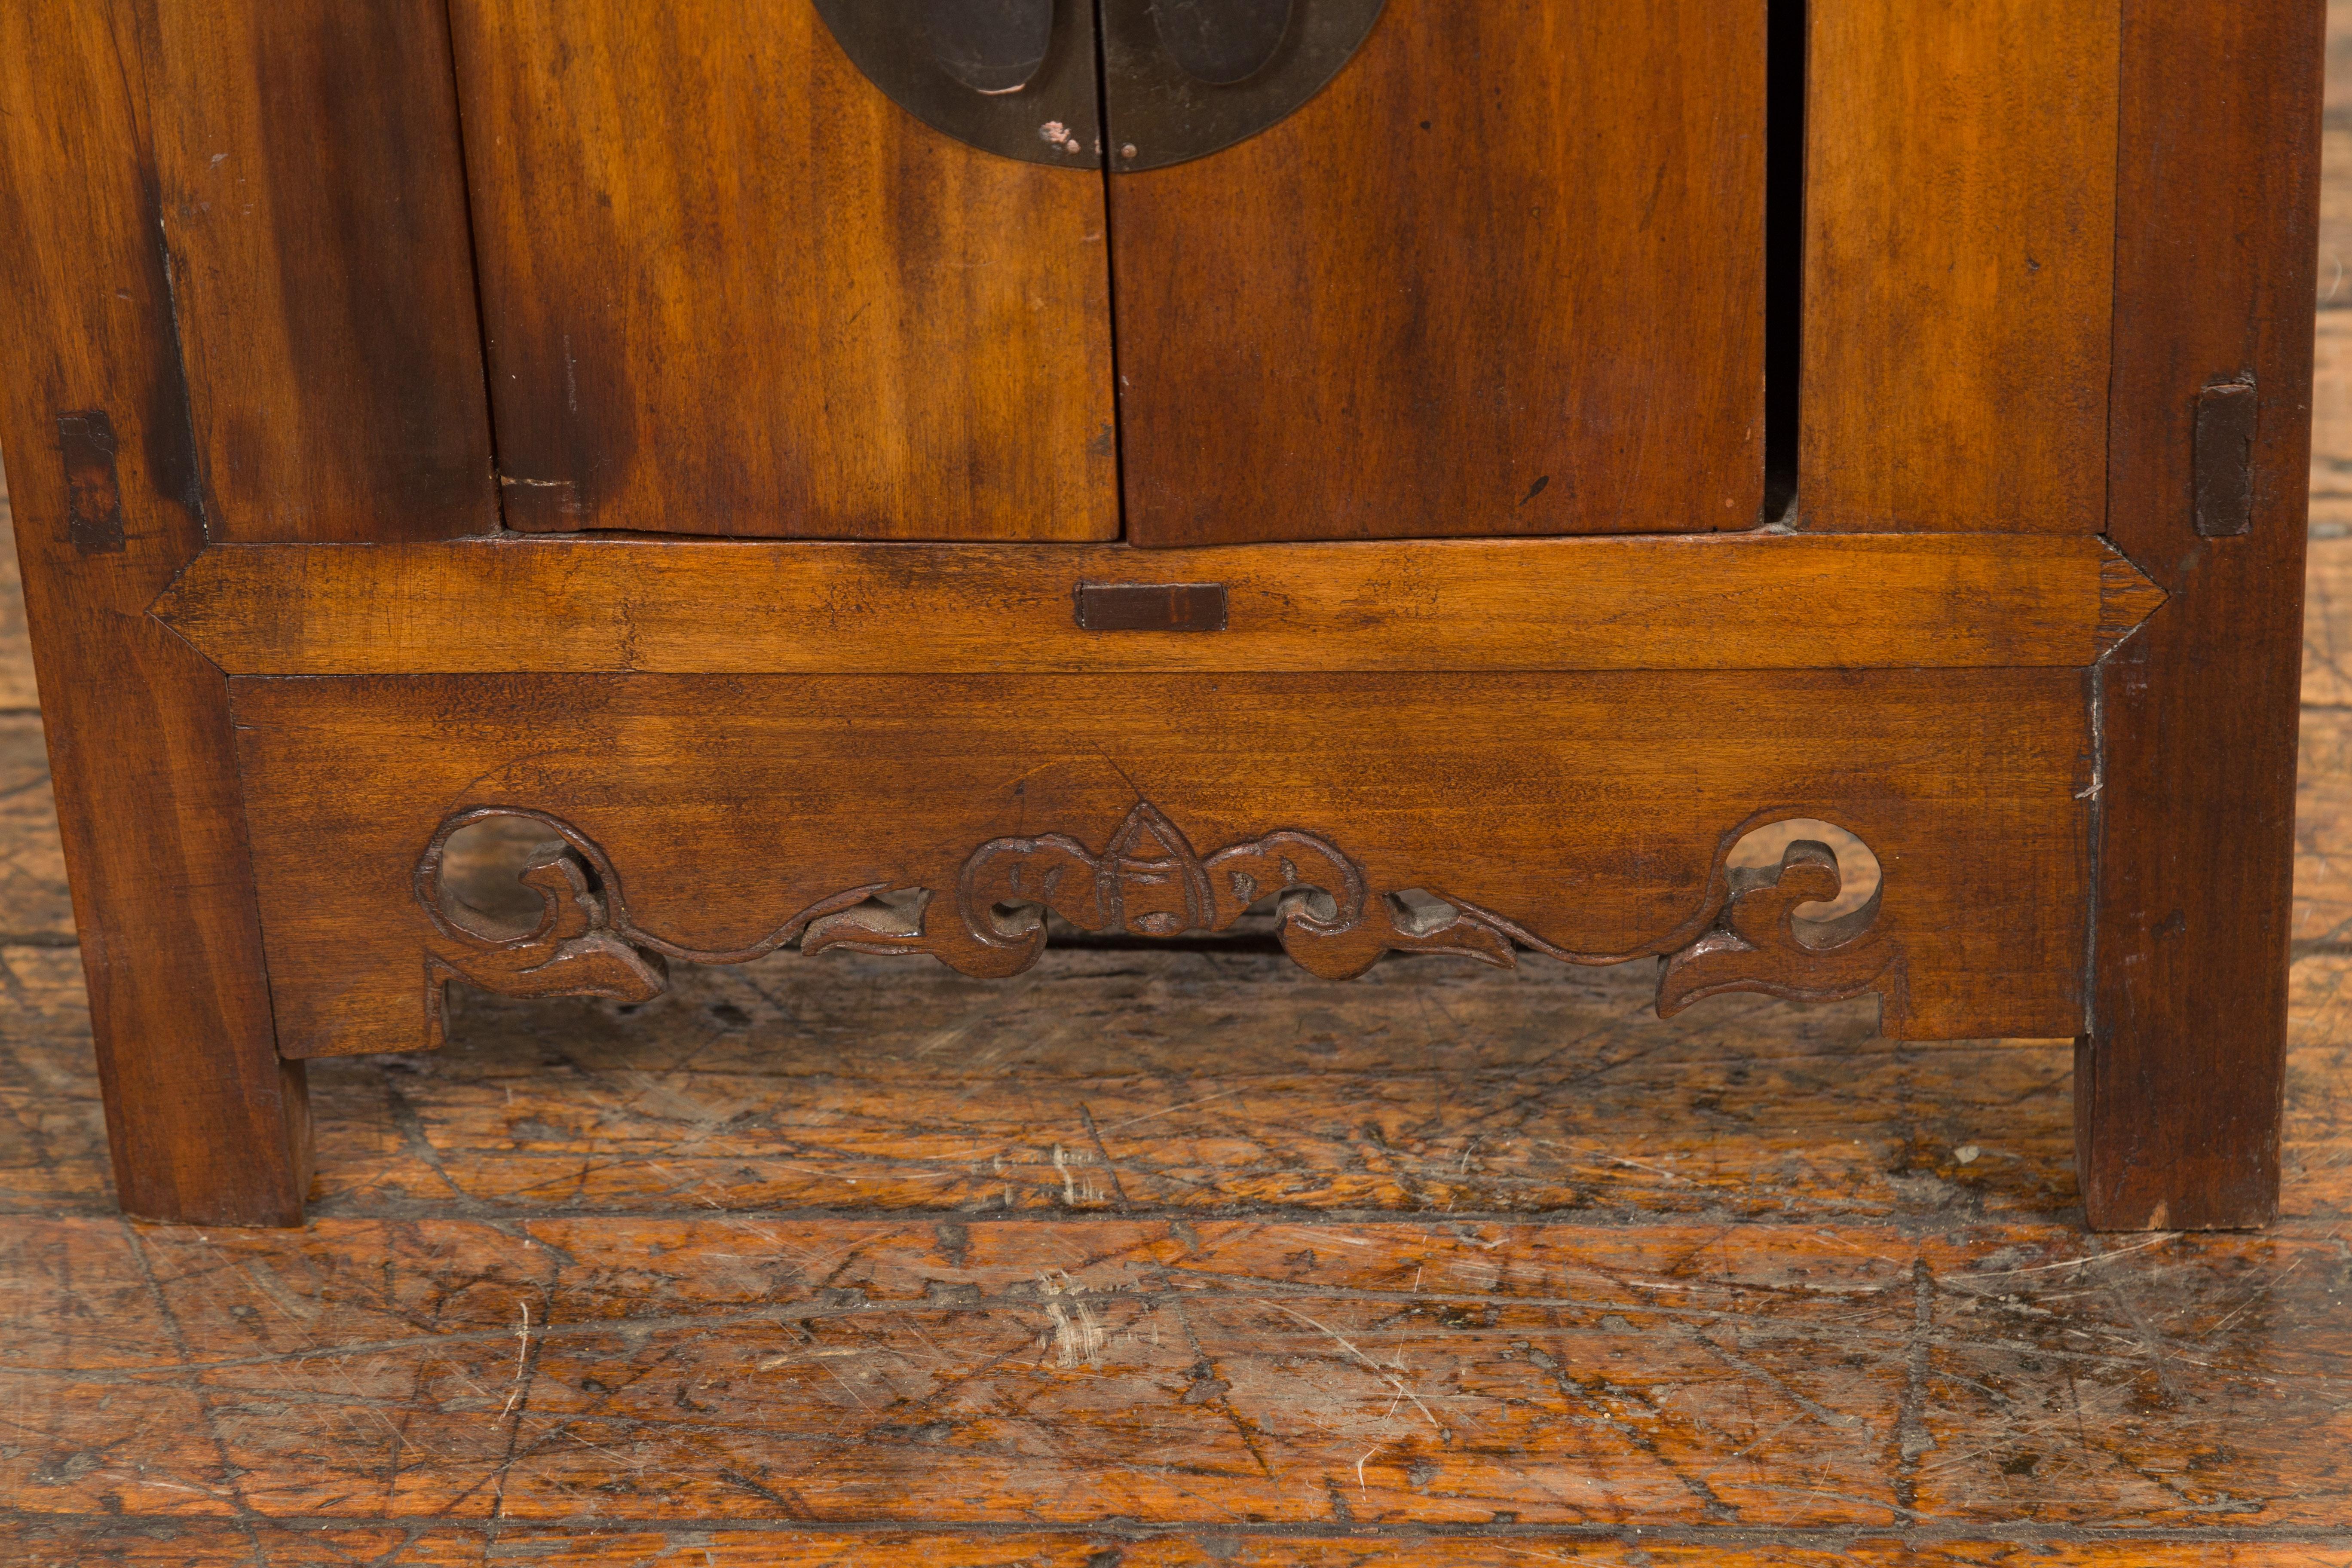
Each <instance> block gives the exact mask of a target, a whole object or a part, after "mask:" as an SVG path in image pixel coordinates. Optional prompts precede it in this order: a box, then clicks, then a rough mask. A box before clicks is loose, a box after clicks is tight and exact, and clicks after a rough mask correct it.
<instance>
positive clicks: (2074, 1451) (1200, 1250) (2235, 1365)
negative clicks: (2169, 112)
mask: <svg viewBox="0 0 2352 1568" xmlns="http://www.w3.org/2000/svg"><path fill="white" fill-rule="evenodd" d="M2339 8H2340V7H2339ZM2348 74H2352V73H2348ZM2329 136H2330V139H2331V142H2330V146H2331V153H2332V154H2333V153H2339V152H2340V153H2342V154H2343V156H2342V157H2340V158H2339V159H2337V161H2336V163H2335V165H2334V166H2333V167H2334V174H2332V176H2331V183H2330V184H2329V188H2328V204H2329V205H2328V220H2329V222H2328V234H2327V244H2328V252H2327V257H2326V260H2325V261H2324V263H2323V268H2322V277H2323V284H2324V285H2326V286H2328V287H2329V288H2330V289H2331V293H2330V297H2329V298H2328V300H2326V306H2327V308H2326V309H2323V310H2322V312H2321V353H2322V366H2323V377H2324V379H2323V384H2322V386H2321V389H2320V395H2319V399H2318V428H2319V436H2320V440H2319V450H2320V456H2319V458H2318V459H2317V461H2316V462H2315V467H2314V483H2315V492H2316V496H2317V499H2316V501H2315V509H2314V518H2315V522H2314V533H2315V544H2314V558H2313V559H2314V571H2313V578H2312V590H2311V630H2310V636H2309V644H2310V652H2309V658H2308V660H2307V679H2306V688H2305V691H2306V707H2305V716H2304V722H2305V748H2304V762H2303V773H2304V812H2303V819H2302V825H2301V828H2300V832H2301V840H2302V857H2301V859H2300V861H2299V874H2298V892H2299V898H2300V902H2299V905H2298V909H2297V912H2296V936H2297V939H2298V942H2299V943H2300V944H2301V945H2300V947H2299V950H2298V951H2299V952H2300V957H2299V959H2298V962H2297V963H2296V964H2295V967H2294V1053H2293V1058H2292V1068H2291V1075H2290V1079H2289V1089H2288V1093H2289V1121H2288V1129H2287V1144H2286V1183H2285V1216H2284V1218H2283V1219H2282V1220H2281V1222H2280V1224H2279V1225H2278V1226H2277V1227H2276V1228H2275V1229H2273V1230H2272V1231H2270V1232H2269V1233H2267V1234H2263V1235H2259V1236H2158V1237H2135V1238H2125V1239H2115V1238H2097V1237H2085V1236H2084V1235H2083V1234H2082V1232H2081V1230H2080V1228H2079V1215H2078V1211H2077V1209H2076V1206H2075V1205H2076V1196H2075V1191H2074V1177H2073V1173H2072V1169H2071V1154H2070V1132H2069V1115H2070V1111H2069V1100H2068V1094H2069V1050H2068V1047H2065V1046H2064V1045H2063V1044H2056V1043H2047V1042H2044V1043H2032V1042H2022V1043H2021V1042H2010V1043H2000V1042H1985V1043H1979V1044H1963V1045H1943V1046H1916V1047H1913V1046H1901V1045H1895V1044H1891V1043H1889V1042H1886V1041H1884V1040H1879V1039H1875V1038H1874V1037H1873V1036H1872V1031H1871V1008H1870V1005H1869V1004H1856V1005H1838V1006H1831V1007H1822V1008H1812V1009H1804V1008H1798V1007H1793V1006H1788V1005H1780V1004H1773V1003H1767V1002H1761V1001H1757V1000H1754V999H1743V998H1720V999H1717V1000H1716V1001H1714V1002H1711V1003H1707V1004H1703V1005H1700V1006H1699V1007H1696V1008H1695V1009H1693V1010H1692V1011H1691V1012H1690V1013H1688V1014H1686V1015H1685V1016H1683V1017H1682V1018H1680V1019H1677V1020H1676V1021H1675V1022H1674V1023H1673V1024H1661V1023H1659V1022H1657V1021H1656V1020H1654V1018H1651V1017H1650V1016H1648V1014H1647V1010H1646V1006H1645V1000H1646V989H1647V984H1648V973H1647V969H1646V966H1642V967H1641V968H1637V969H1631V970H1628V971H1624V972H1612V971H1603V972H1592V971H1577V970H1570V969H1567V968H1564V967H1561V966H1559V965H1555V964H1550V963H1546V962H1545V961H1543V960H1540V959H1537V960H1530V961H1528V963H1527V965H1526V967H1525V968H1524V969H1523V970H1522V971H1521V972H1520V973H1517V974H1515V975H1502V974H1496V973H1490V972H1487V971H1484V970H1479V971H1475V972H1473V971H1465V970H1461V969H1456V968H1451V967H1446V966H1444V965H1443V964H1442V963H1435V962H1420V963H1412V962H1392V963H1391V964H1389V965H1388V966H1386V967H1385V968H1383V969H1382V970H1381V971H1379V972H1377V973H1376V974H1375V975H1374V976H1373V977H1372V978H1371V979H1369V980H1367V981H1362V982H1359V983H1357V984H1353V985H1326V984H1320V983H1318V982H1316V981H1314V980H1312V979H1309V978H1307V976H1305V975H1303V974H1302V973H1299V972H1297V971H1296V970H1294V969H1293V968H1291V967H1290V966H1289V964H1288V963H1286V961H1284V960H1282V959H1279V958H1276V957H1267V956H1259V955H1254V954H1221V953H1220V954H1211V953H1197V952H1122V951H1094V952H1049V953H1048V954H1047V956H1046V958H1045V961H1044V962H1043V963H1041V964H1040V966H1039V968H1038V970H1037V971H1035V972H1034V973H1033V974H1032V975H1030V976H1027V977H1024V979H1022V980H1020V981H1017V982H1013V983H1010V984H1001V985H995V986H989V985H982V984H975V983H971V982H967V981H964V980H961V979H959V978H957V977H955V976H953V975H951V974H949V973H947V972H945V971H943V970H941V969H939V968H938V967H937V966H934V965H929V964H924V963H917V962H907V961H898V960H887V959H861V958H857V957H854V956H840V957H829V958H826V959H823V960H814V959H813V960H805V961H804V960H802V959H800V958H798V957H797V956H796V955H792V954H784V955H779V956H778V957H776V958H774V959H772V960H770V961H767V962H765V963H758V964H753V965H749V966H746V967H744V968H741V969H732V970H715V971H714V970H694V971H687V972H685V973H683V974H682V976H681V977H680V983H679V984H678V986H677V991H676V992H675V994H672V995H670V996H667V997H665V998H663V999H662V1000H660V1001H658V1002H656V1003H654V1004H652V1005H646V1006H644V1007H641V1008H634V1009H632V1008H625V1007H624V1008H614V1007H606V1006H601V1005H589V1004H568V1003H559V1004H541V1005H520V1004H511V1003H506V1002H502V1001H498V1000H494V999H488V998H479V997H477V998H473V999H471V1000H470V1001H469V1003H468V1004H467V1005H466V1006H465V1008H464V1011H463V1015H462V1017H461V1018H460V1020H459V1022H458V1025H457V1028H456V1030H455V1041H454V1043H453V1044H452V1046H451V1047H450V1048H449V1049H448V1050H446V1052H444V1053H442V1054H440V1055H438V1056H425V1055H417V1056H410V1057H400V1058H373V1059H358V1060H342V1061H329V1062H325V1063H321V1064H319V1065H317V1066H316V1067H315V1068H314V1071H313V1075H312V1083H313V1094H314V1098H315V1101H316V1105H317V1110H318V1122H319V1150H320V1176H319V1182H318V1186H317V1189H316V1193H315V1201H314V1204H313V1208H312V1212H313V1214H314V1215H315V1219H314V1221H313V1223H312V1224H311V1225H310V1226H308V1227H307V1228H306V1229H304V1230H302V1231H300V1232H295V1233H267V1232H222V1231H214V1232H197V1231H188V1230H171V1229H154V1228H144V1227H140V1226H130V1225H126V1224H124V1223H122V1222H121V1221H120V1220H118V1219H117V1218H115V1217H114V1215H113V1214H112V1212H111V1207H110V1198H109V1189H108V1184H107V1178H106V1161H105V1152H104V1144H103V1139H102V1134H101V1131H100V1117H99V1109H98V1102H97V1098H96V1089H95V1083H94V1080H93V1077H92V1073H91V1068H90V1064H89V1044H88V1031H87V1020H86V1016H85V1014H84V1010H83V1001H82V994H81V987H80V978H79V970H78V961H77V957H76V953H75V950H74V947H73V937H72V927H71V921H70V918H69V915H68V906H67V900H66V894H65V890H64V886H63V882H62V879H61V877H60V874H59V869H58V858H57V847H56V841H55V837H54V832H55V830H54V825H53V823H52V822H51V820H50V818H49V815H48V804H47V783H46V774H45V772H44V767H43V763H42V758H41V752H40V745H39V737H38V721H37V715H36V713H35V711H34V697H33V692H32V687H31V679H30V676H29V673H28V672H27V669H26V665H25V663H24V659H23V653H22V636H21V626H18V625H16V622H15V620H14V619H13V617H14V616H16V608H15V604H14V600H13V597H12V596H11V595H10V594H9V592H8V585H7V584H5V581H0V988H5V1002H0V1301H5V1306H4V1307H0V1327H5V1332H0V1390H5V1394H0V1563H10V1564H15V1563H24V1564H44V1565H45V1564H83V1563H140V1564H164V1563H266V1564H271V1565H293V1564H305V1565H308V1564H328V1563H333V1564H353V1563H384V1564H391V1563H400V1564H446V1563H484V1562H500V1563H503V1562H508V1561H515V1562H526V1563H545V1564H557V1565H574V1564H577V1565H585V1564H592V1563H593V1564H600V1565H602V1564H621V1563H676V1564H681V1565H694V1568H700V1565H709V1568H749V1565H753V1564H791V1565H805V1564H817V1563H891V1562H924V1563H934V1564H938V1565H940V1568H951V1565H963V1564H982V1563H985V1564H1004V1565H1009V1564H1014V1563H1034V1564H1055V1565H1069V1568H1078V1565H1086V1568H1110V1565H1112V1564H1123V1565H1131V1568H1147V1565H1148V1568H1160V1565H1164V1564H1177V1563H1207V1564H1224V1563H1235V1564H1238V1563H1314V1564H1343V1563H1344V1564H1359V1565H1370V1564H1419V1563H1432V1564H1434V1563H1444V1564H1473V1563H1480V1564H1484V1563H1492V1564H1498V1565H1499V1564H1521V1563H1544V1562H1559V1563H1588V1564H1590V1563H1626V1564H1632V1563H1646V1564H1660V1565H1665V1564H1675V1565H1680V1564H1701V1563H1706V1564H1727V1565H1733V1568H1738V1565H1745V1564H1762V1563H1790V1564H1821V1565H1827V1564H1831V1563H1846V1562H1854V1561H1867V1562H1874V1563H1911V1564H1921V1565H1927V1564H1960V1563H1970V1564H2024V1563H2036V1564H2056V1565H2072V1564H2083V1565H2089V1564H2098V1565H2116V1568H2121V1565H2125V1564H2133V1565H2138V1564H2151V1565H2172V1564H2180V1565H2187V1564H2200V1565H2202V1564H2255V1563H2264V1564H2269V1563H2277V1564H2288V1563H2293V1564H2337V1565H2352V1361H2347V1352H2352V1235H2347V1231H2352V309H2346V308H2341V307H2352V279H2347V277H2346V274H2347V270H2352V104H2347V112H2346V115H2345V118H2344V120H2343V121H2342V123H2341V124H2340V125H2339V124H2336V123H2334V122H2331V126H2330V130H2329ZM2338 258H2341V259H2342V261H2343V263H2344V265H2343V266H2341V267H2339V266H2338V265H2337V262H2338ZM6 559H8V558H7V557H6V556H5V552H0V560H6ZM5 570H6V568H5V567H4V566H0V571H5Z"/></svg>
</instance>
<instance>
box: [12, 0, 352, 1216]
mask: <svg viewBox="0 0 2352 1568" xmlns="http://www.w3.org/2000/svg"><path fill="white" fill-rule="evenodd" d="M144 81H145V77H144V72H143V69H142V63H141V57H140V51H139V47H138V40H137V37H136V36H135V34H134V33H133V31H132V30H131V26H130V24H129V20H128V18H127V16H125V15H124V14H123V13H121V11H119V10H117V9H115V8H113V7H110V6H108V5H101V4H98V3H96V0H42V3H40V4H37V5H18V6H12V7H9V8H7V9H6V10H5V11H0V255H5V257H6V258H7V261H8V277H9V285H8V287H7V288H6V289H0V361H5V363H6V364H7V365H8V367H9V369H8V374H6V375H5V377H0V440H5V442H6V448H7V456H8V468H9V481H10V485H11V489H12V490H13V492H14V499H15V504H16V516H17V519H18V535H17V552H18V558H19V561H20V563H22V566H23V569H24V586H25V597H26V616H27V620H28V623H29V625H30V626H31V629H32V633H33V638H34V642H35V645H36V653H35V658H36V662H37V665H38V667H39V669H40V685H41V688H42V689H43V690H44V692H46V693H47V707H46V710H45V711H44V714H43V718H44V721H45V722H46V724H47V731H48V742H49V752H50V756H51V758H52V760H53V761H54V762H55V763H56V764H57V781H58V782H57V800H58V816H59V817H60V819H61V821H62V823H63V827H64V842H65V858H66V862H67V865H68V868H70V869H71V871H72V873H73V879H74V890H75V903H76V908H77V913H78V915H79V922H80V929H81V933H82V959H83V963H84V967H85V969H86V971H87V973H88V975H89V988H90V995H91V1010H92V1014H93V1016H94V1019H95V1024H96V1041H97V1048H98V1059H99V1065H100V1074H101V1076H102V1079H103V1081H104V1083H105V1085H106V1092H107V1121H108V1128H109V1132H110V1143H111V1146H112V1150H113V1155H114V1165H115V1179H116V1185H117V1191H118V1193H119V1195H120V1197H121V1202H122V1205H123V1207H124V1208H126V1209H127V1210H129V1211H130V1212H131V1213H132V1214H135V1215H146V1216H150V1217H154V1218H162V1219H177V1220H188V1221H197V1222H204V1223H209V1224H240V1223H241V1224H284V1223H288V1222H290V1221H293V1220H295V1219H298V1218H299V1215H300V1212H301V1202H302V1193H303V1189H304V1186H305V1184H306V1183H307V1180H308V1178H307V1175H306V1173H305V1170H304V1163H305V1160H306V1157H307V1152H308V1129H307V1127H306V1126H305V1125H304V1124H303V1121H302V1110H301V1106H302V1069H301V1067H300V1064H299V1063H281V1062H280V1061H279V1059H278V1055H277V1053H276V1051H275V1049H274V1048H273V1042H272V1031H271V1025H270V1016H269V1005H268V993H267V989H266V985H265V982H264V979H263V974H262V957H261V937H260V930H259V927H258V925H257V921H256V918H255V913H254V904H253V892H252V883H251V873H250V869H249V867H248V864H247V847H246V840H245V817H244V805H243V802H242V800H241V798H240V796H239V794H238V790H237V781H236V760H235V757H234V755H233V753H232V752H231V742H230V734H229V718H228V708H227V692H226V685H225V683H224V681H223V679H222V678H221V674H220V672H219V670H218V669H216V668H214V667H213V666H212V665H211V664H209V663H208V662H206V661H205V659H204V658H203V657H202V656H201V655H199V654H197V653H196V652H195V651H194V649H193V648H191V647H189V646H188V645H187V644H186V643H185V642H184V641H183V640H182V639H181V638H179V637H176V636H174V635H173V633H172V632H171V631H170V630H169V629H168V628H166V627H164V626H161V625H159V624H157V623H156V622H155V621H153V620H152V619H151V618H149V617H147V616H145V615H143V614H142V611H143V610H144V608H145V606H146V605H147V604H148V603H149V602H150V601H151V600H152V599H153V597H154V596H155V595H156V594H157V593H158V592H159V591H161V589H162V588H163V585H164V584H166V583H168V582H169V581H170V580H171V578H172V576H173V574H175V573H176V572H177V571H178V570H179V569H180V568H181V567H182V566H183V565H184V564H185V563H186V562H187V561H188V559H189V557H191V556H192V555H194V553H195V552H196V551H197V550H198V549H199V548H200V547H201V545H202V542H203V533H202V530H201V526H200V522H199V519H198V516H197V514H196V512H195V510H194V507H193V505H192V500H193V497H194V489H193V484H194V476H195V473H196V467H195V454H194V451H193V450H192V449H191V447H190V445H189V424H188V393H187V388H186V385H185V384H184V381H183V379H182V377H181V373H180V364H179V361H178V358H177V355H176V353H175V349H174V344H173V333H172V330H171V323H170V319H169V312H170V306H171V301H170V293H169V281H168V278H167V274H166V268H165V263H164V258H163V254H162V253H161V251H160V249H159V248H158V242H157V224H158V221H159V219H158V214H157V212H156V209H155V205H154V198H153V192H152V187H150V186H148V185H146V184H143V183H142V165H143V163H144V155H143V152H142V146H141V143H140V134H141V130H142V122H143V117H144V116H145V114H146V112H147V104H146V100H145V87H144ZM97 410H103V411H104V412H105V413H106V414H107V416H108V423H109V425H110V426H111V428H112V430H113V432H114V435H115V437H116V450H115V479H116V481H117V484H116V491H117V496H118V499H119V504H120V506H121V512H122V521H123V534H124V538H123V545H122V548H121V549H119V550H117V549H100V550H97V551H95V552H84V551H83V550H81V549H79V548H77V546H76V542H75V539H74V534H73V524H72V519H73V516H74V502H73V500H72V496H71V481H72V479H73V478H74V476H73V475H71V474H69V473H68V457H69V454H68V453H66V452H63V451H61V449H60V447H59V443H58V428H59V426H58V421H59V417H60V416H68V415H78V416H84V417H85V418H87V416H88V415H89V413H90V412H91V411H97ZM77 467H79V465H77Z"/></svg>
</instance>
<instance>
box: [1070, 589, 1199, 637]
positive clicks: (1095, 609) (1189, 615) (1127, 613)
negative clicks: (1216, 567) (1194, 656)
mask: <svg viewBox="0 0 2352 1568" xmlns="http://www.w3.org/2000/svg"><path fill="white" fill-rule="evenodd" d="M1230 612H1231V596H1230V595H1228V594H1227V593H1226V591H1225V585H1224V584H1223V583H1080V584H1078V587H1077V593H1076V595H1075V600H1074V603H1073V604H1072V605H1071V614H1072V616H1074V617H1075V618H1076V622H1077V625H1078V629H1079V630H1081V631H1088V632H1221V631H1223V630H1224V629H1225V626H1226V625H1227V624H1228V620H1229V617H1230Z"/></svg>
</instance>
